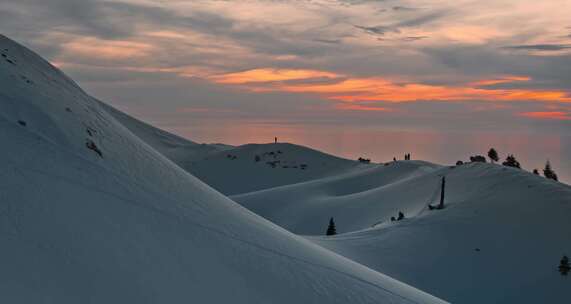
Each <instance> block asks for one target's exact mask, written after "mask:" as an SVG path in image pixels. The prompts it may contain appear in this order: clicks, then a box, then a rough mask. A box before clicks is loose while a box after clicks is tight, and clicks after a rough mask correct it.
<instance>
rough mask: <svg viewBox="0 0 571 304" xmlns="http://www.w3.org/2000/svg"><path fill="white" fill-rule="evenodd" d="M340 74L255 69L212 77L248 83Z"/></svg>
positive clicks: (218, 80)
mask: <svg viewBox="0 0 571 304" xmlns="http://www.w3.org/2000/svg"><path fill="white" fill-rule="evenodd" d="M338 77H340V76H339V75H337V74H335V73H330V72H323V71H313V70H288V69H269V68H268V69H255V70H249V71H244V72H237V73H230V74H224V75H219V76H213V77H211V79H212V80H213V81H215V82H217V83H223V84H248V83H263V82H275V81H288V80H303V79H310V78H338Z"/></svg>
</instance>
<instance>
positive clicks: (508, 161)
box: [502, 154, 521, 169]
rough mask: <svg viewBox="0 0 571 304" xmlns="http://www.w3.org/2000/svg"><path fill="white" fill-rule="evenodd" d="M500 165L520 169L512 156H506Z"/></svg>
mask: <svg viewBox="0 0 571 304" xmlns="http://www.w3.org/2000/svg"><path fill="white" fill-rule="evenodd" d="M502 165H504V166H508V167H514V168H518V169H521V165H520V163H519V162H518V161H517V159H516V158H515V156H514V155H513V154H510V155H508V157H506V160H505V161H504V162H503V163H502Z"/></svg>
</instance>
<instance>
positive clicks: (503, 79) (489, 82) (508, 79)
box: [470, 76, 531, 87]
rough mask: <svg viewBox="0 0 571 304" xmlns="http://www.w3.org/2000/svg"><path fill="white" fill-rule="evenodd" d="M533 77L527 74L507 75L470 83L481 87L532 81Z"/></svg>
mask: <svg viewBox="0 0 571 304" xmlns="http://www.w3.org/2000/svg"><path fill="white" fill-rule="evenodd" d="M530 80H531V77H527V76H505V77H501V78H497V79H489V80H480V81H476V82H472V83H471V84H470V85H472V86H476V87H481V86H490V85H496V84H502V83H511V82H521V81H530Z"/></svg>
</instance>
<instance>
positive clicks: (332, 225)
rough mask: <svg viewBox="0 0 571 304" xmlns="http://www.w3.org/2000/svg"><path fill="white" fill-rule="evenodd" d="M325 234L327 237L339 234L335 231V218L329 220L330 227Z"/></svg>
mask: <svg viewBox="0 0 571 304" xmlns="http://www.w3.org/2000/svg"><path fill="white" fill-rule="evenodd" d="M325 234H326V235H336V234H337V229H335V221H333V218H331V219H329V226H328V227H327V232H326V233H325Z"/></svg>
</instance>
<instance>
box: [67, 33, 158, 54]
mask: <svg viewBox="0 0 571 304" xmlns="http://www.w3.org/2000/svg"><path fill="white" fill-rule="evenodd" d="M63 48H64V50H65V51H66V52H69V53H70V54H73V55H80V56H91V57H97V58H105V59H128V58H133V57H145V56H148V55H149V54H150V53H151V51H152V50H153V46H152V45H150V44H146V43H140V42H134V41H122V40H102V39H97V38H93V37H87V38H81V39H77V40H74V41H71V42H68V43H65V44H64V45H63Z"/></svg>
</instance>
